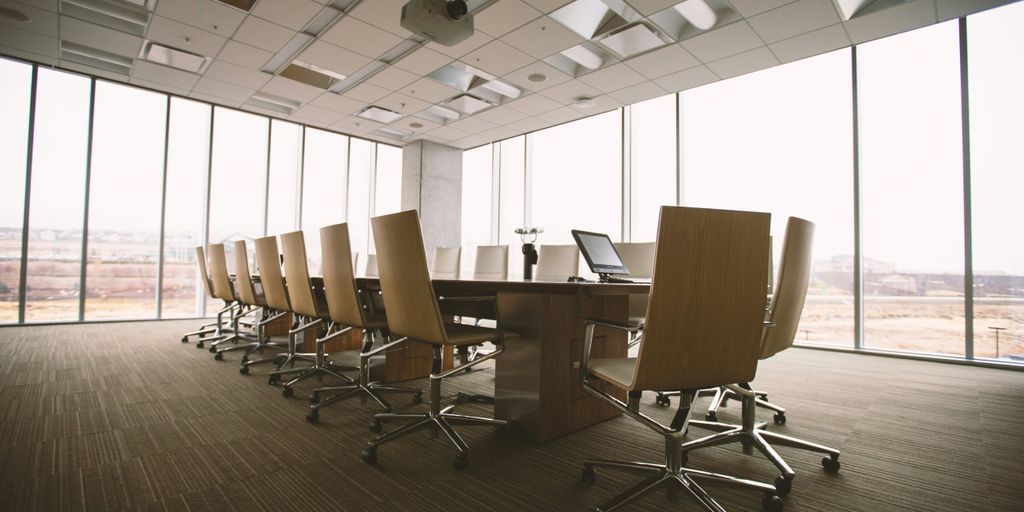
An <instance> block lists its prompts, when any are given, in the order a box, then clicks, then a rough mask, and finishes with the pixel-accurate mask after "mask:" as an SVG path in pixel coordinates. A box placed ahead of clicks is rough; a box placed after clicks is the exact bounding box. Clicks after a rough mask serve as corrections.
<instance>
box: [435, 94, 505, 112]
mask: <svg viewBox="0 0 1024 512" xmlns="http://www.w3.org/2000/svg"><path fill="white" fill-rule="evenodd" d="M444 106H445V107H447V108H449V109H451V110H454V111H456V112H461V113H463V114H466V115H473V114H475V113H477V112H480V111H481V110H485V109H488V108H490V107H493V106H494V104H493V103H489V102H487V101H484V100H482V99H480V98H476V97H474V96H470V95H468V94H463V95H462V96H456V97H455V98H452V99H451V100H449V101H447V102H445V104H444Z"/></svg>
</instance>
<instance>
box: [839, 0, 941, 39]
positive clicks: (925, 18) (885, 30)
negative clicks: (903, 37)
mask: <svg viewBox="0 0 1024 512" xmlns="http://www.w3.org/2000/svg"><path fill="white" fill-rule="evenodd" d="M936 19H937V17H936V12H935V2H934V1H932V0H916V1H914V2H907V3H905V4H901V5H897V6H895V7H890V8H888V9H883V10H881V11H877V12H873V13H869V14H865V15H862V16H854V17H853V19H852V20H850V21H848V22H846V23H845V25H846V33H848V34H850V40H852V41H853V44H860V43H863V42H866V41H871V40H874V39H878V38H880V37H885V36H889V35H892V34H898V33H900V32H905V31H907V30H911V29H915V28H920V27H923V26H925V25H929V24H931V23H935V21H936Z"/></svg>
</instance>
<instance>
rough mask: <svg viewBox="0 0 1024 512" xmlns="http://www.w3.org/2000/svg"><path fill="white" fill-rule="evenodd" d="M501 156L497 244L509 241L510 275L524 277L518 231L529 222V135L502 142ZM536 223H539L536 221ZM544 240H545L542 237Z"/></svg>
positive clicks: (521, 245) (512, 277)
mask: <svg viewBox="0 0 1024 512" xmlns="http://www.w3.org/2000/svg"><path fill="white" fill-rule="evenodd" d="M498 144H501V147H500V150H501V157H500V161H499V163H498V169H499V172H500V173H501V174H500V175H499V176H500V178H499V185H500V186H501V189H500V199H499V201H498V206H499V211H498V243H499V244H507V245H508V246H509V249H508V277H509V279H512V280H515V279H522V278H523V252H522V247H523V244H522V241H521V240H520V239H519V235H517V234H516V233H515V230H516V228H521V227H523V226H524V224H525V223H526V221H525V219H524V218H523V208H524V205H525V203H524V201H525V200H526V199H525V198H526V193H525V190H526V153H525V148H526V146H525V144H526V137H525V136H523V135H520V136H519V137H515V138H512V139H507V140H503V141H501V142H499V143H498ZM534 225H537V224H536V223H534ZM541 240H542V241H543V239H541Z"/></svg>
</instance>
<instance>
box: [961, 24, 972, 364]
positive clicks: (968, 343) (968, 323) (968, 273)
mask: <svg viewBox="0 0 1024 512" xmlns="http://www.w3.org/2000/svg"><path fill="white" fill-rule="evenodd" d="M959 28H960V30H959V36H960V129H961V134H962V135H961V136H962V137H963V138H962V140H963V142H962V144H961V146H962V147H961V150H962V153H963V172H964V185H963V187H964V357H966V358H967V359H974V249H973V241H974V240H973V232H972V227H971V219H972V215H971V209H972V208H971V109H970V97H969V96H968V94H969V92H970V89H969V85H970V84H969V81H970V80H969V78H968V64H969V63H968V61H967V18H960V26H959Z"/></svg>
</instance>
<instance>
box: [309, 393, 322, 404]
mask: <svg viewBox="0 0 1024 512" xmlns="http://www.w3.org/2000/svg"><path fill="white" fill-rule="evenodd" d="M309 403H311V404H318V403H320V392H319V391H314V392H312V393H310V394H309Z"/></svg>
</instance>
